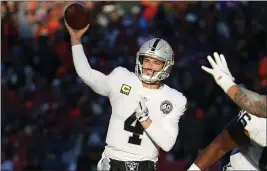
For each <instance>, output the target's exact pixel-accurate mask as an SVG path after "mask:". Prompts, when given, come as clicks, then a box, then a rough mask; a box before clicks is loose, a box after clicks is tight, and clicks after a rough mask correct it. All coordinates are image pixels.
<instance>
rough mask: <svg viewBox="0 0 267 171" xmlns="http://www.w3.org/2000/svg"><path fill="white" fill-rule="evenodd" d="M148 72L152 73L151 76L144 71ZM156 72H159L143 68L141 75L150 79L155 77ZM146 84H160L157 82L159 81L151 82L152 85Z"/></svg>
mask: <svg viewBox="0 0 267 171" xmlns="http://www.w3.org/2000/svg"><path fill="white" fill-rule="evenodd" d="M148 70H149V71H151V72H152V73H151V74H150V73H149V75H148V74H146V71H148ZM158 72H159V71H156V70H153V69H147V68H143V73H142V74H144V75H145V76H148V77H149V78H150V79H151V78H152V77H153V76H155V75H156V74H157V73H158ZM146 84H148V85H159V84H160V82H159V81H156V82H153V83H146Z"/></svg>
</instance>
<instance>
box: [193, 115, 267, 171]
mask: <svg viewBox="0 0 267 171" xmlns="http://www.w3.org/2000/svg"><path fill="white" fill-rule="evenodd" d="M266 126H267V125H266V119H265V118H259V117H257V116H254V115H251V114H250V113H248V112H246V111H245V110H242V111H241V112H240V113H239V115H238V117H237V119H234V120H233V121H232V122H231V123H230V124H229V125H228V126H227V127H226V128H225V129H224V130H223V132H222V133H221V134H220V135H218V136H217V137H216V138H215V140H213V141H212V142H211V144H210V145H209V146H208V147H207V148H206V149H205V150H204V151H203V153H202V154H201V155H200V156H198V157H197V159H196V160H195V162H194V163H193V164H192V165H191V167H190V168H189V169H188V170H190V171H191V170H192V171H193V170H205V169H207V168H209V167H210V166H211V165H212V164H214V163H215V162H216V161H217V160H219V159H220V158H221V157H222V156H224V155H225V154H226V153H227V152H229V151H231V150H233V151H232V153H231V156H230V162H229V164H228V165H226V166H225V167H224V168H223V170H225V171H226V170H260V171H266V170H267V151H266V138H267V137H266V133H267V132H266Z"/></svg>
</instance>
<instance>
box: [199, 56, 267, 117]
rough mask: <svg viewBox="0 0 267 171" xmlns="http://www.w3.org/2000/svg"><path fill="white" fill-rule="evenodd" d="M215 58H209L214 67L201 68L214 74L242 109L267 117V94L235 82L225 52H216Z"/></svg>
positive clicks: (219, 83)
mask: <svg viewBox="0 0 267 171" xmlns="http://www.w3.org/2000/svg"><path fill="white" fill-rule="evenodd" d="M213 55H214V59H215V60H213V58H212V57H211V56H208V57H207V59H208V61H209V63H210V65H211V67H212V68H207V67H205V66H202V67H201V68H202V69H203V70H204V71H206V72H207V73H209V74H211V75H213V77H214V79H215V81H216V83H217V84H218V85H219V86H220V87H221V88H222V89H223V90H224V92H225V93H227V95H228V96H229V97H230V98H231V99H232V100H233V101H234V102H235V103H236V104H237V105H238V106H239V107H241V108H242V109H244V110H246V111H248V112H249V113H251V114H252V115H255V116H258V117H265V118H266V117H267V105H266V99H267V96H266V95H260V94H257V93H254V92H252V91H249V90H247V89H245V88H241V87H240V86H238V85H236V83H234V80H235V79H234V77H233V76H232V74H231V72H230V70H229V68H228V65H227V62H226V60H225V57H224V55H223V54H220V55H219V54H218V53H217V52H215V53H214V54H213Z"/></svg>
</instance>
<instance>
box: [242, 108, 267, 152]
mask: <svg viewBox="0 0 267 171" xmlns="http://www.w3.org/2000/svg"><path fill="white" fill-rule="evenodd" d="M238 121H239V122H240V123H241V124H242V125H243V127H244V129H245V130H247V132H248V133H249V138H250V139H251V141H252V143H253V144H254V145H255V146H258V145H259V146H263V147H264V146H266V138H267V137H266V129H267V128H266V121H267V120H266V118H260V117H257V116H255V115H251V114H250V113H248V112H246V111H245V110H241V111H240V112H239V115H238Z"/></svg>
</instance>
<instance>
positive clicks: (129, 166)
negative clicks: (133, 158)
mask: <svg viewBox="0 0 267 171" xmlns="http://www.w3.org/2000/svg"><path fill="white" fill-rule="evenodd" d="M138 166H139V163H136V162H125V167H126V170H127V171H138Z"/></svg>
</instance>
